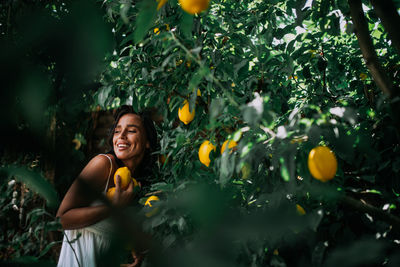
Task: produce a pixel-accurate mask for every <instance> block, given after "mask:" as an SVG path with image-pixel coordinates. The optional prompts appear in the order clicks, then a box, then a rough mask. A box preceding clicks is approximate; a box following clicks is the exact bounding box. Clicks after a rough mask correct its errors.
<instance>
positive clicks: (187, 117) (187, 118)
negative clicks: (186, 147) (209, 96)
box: [178, 100, 195, 124]
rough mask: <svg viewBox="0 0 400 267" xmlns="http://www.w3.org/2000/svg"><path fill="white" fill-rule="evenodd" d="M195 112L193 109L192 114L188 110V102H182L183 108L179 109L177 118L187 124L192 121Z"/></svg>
mask: <svg viewBox="0 0 400 267" xmlns="http://www.w3.org/2000/svg"><path fill="white" fill-rule="evenodd" d="M194 114H195V110H194V108H193V110H192V112H190V110H189V102H188V101H187V100H185V101H184V102H183V107H181V108H179V111H178V117H179V119H180V120H181V121H182V122H183V123H184V124H188V123H190V122H191V121H192V120H193V119H194Z"/></svg>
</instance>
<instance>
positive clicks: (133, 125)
mask: <svg viewBox="0 0 400 267" xmlns="http://www.w3.org/2000/svg"><path fill="white" fill-rule="evenodd" d="M121 127H122V126H121V125H120V124H118V125H117V126H116V127H115V128H121ZM126 127H136V128H140V127H139V126H138V125H136V124H128V125H127V126H126Z"/></svg>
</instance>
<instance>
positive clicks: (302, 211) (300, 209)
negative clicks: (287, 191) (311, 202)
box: [296, 204, 306, 215]
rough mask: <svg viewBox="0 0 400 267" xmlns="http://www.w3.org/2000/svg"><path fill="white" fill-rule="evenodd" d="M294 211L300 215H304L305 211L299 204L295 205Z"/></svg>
mask: <svg viewBox="0 0 400 267" xmlns="http://www.w3.org/2000/svg"><path fill="white" fill-rule="evenodd" d="M296 210H297V213H298V214H300V215H304V214H306V211H305V210H304V209H303V207H302V206H300V205H299V204H296Z"/></svg>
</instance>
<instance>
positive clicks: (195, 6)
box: [179, 0, 210, 15]
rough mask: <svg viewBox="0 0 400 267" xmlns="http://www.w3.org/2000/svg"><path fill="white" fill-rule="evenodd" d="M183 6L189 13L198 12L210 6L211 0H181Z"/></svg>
mask: <svg viewBox="0 0 400 267" xmlns="http://www.w3.org/2000/svg"><path fill="white" fill-rule="evenodd" d="M179 4H180V5H181V8H182V9H183V10H184V11H186V12H187V13H189V14H192V15H194V14H197V13H200V12H202V11H204V10H206V9H207V8H208V5H209V4H210V0H179Z"/></svg>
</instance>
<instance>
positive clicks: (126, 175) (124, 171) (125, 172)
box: [114, 167, 139, 190]
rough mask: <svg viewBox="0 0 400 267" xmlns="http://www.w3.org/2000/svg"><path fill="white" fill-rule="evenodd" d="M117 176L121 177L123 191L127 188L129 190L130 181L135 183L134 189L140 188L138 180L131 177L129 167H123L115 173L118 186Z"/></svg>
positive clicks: (115, 182)
mask: <svg viewBox="0 0 400 267" xmlns="http://www.w3.org/2000/svg"><path fill="white" fill-rule="evenodd" d="M117 175H119V176H120V177H121V188H122V189H124V190H125V189H126V188H128V185H129V182H130V180H132V182H133V188H135V187H136V186H139V184H138V182H137V181H136V179H135V178H133V177H132V176H131V171H130V170H129V169H128V167H121V168H118V169H117V170H116V171H115V174H114V184H117Z"/></svg>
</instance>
